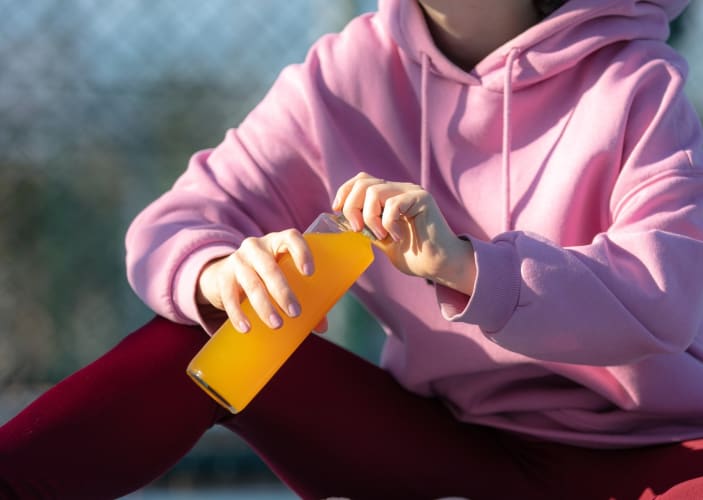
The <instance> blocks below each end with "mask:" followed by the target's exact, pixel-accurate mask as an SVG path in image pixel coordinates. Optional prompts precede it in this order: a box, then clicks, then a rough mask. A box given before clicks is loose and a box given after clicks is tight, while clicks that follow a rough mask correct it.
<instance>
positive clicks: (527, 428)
mask: <svg viewBox="0 0 703 500" xmlns="http://www.w3.org/2000/svg"><path fill="white" fill-rule="evenodd" d="M686 3H687V2H686V0H570V1H569V2H568V3H567V4H566V5H565V6H564V7H563V8H562V9H560V10H559V11H557V12H556V13H554V14H553V15H552V16H550V17H549V18H547V19H546V20H544V21H543V22H542V23H540V24H539V25H537V26H535V27H533V28H531V29H530V30H528V31H526V32H525V33H523V34H521V35H519V36H518V37H517V38H515V39H514V40H512V41H510V42H508V43H506V44H505V45H504V46H503V47H500V48H499V49H498V50H496V51H495V52H494V53H492V54H490V55H489V56H488V57H486V59H484V60H483V61H481V62H480V63H479V64H478V66H477V67H476V68H475V69H474V70H473V71H472V72H470V73H467V72H465V71H462V70H461V69H459V68H458V67H456V66H454V65H453V64H452V63H451V62H450V61H449V60H448V59H447V58H446V57H445V56H443V55H442V53H441V52H439V50H438V49H437V48H436V47H435V45H434V44H433V42H432V39H431V37H430V35H429V33H428V30H427V27H426V25H425V22H424V18H423V16H422V13H421V11H420V9H419V7H418V6H417V4H416V3H415V2H414V1H408V0H381V2H380V8H379V12H378V13H374V14H368V15H363V16H361V17H359V18H357V19H355V20H353V21H352V22H351V23H350V24H349V25H348V26H347V28H346V29H345V30H344V31H343V32H342V33H341V34H338V35H329V36H325V37H323V38H322V39H321V40H319V42H318V43H317V44H315V46H314V47H313V48H312V49H311V51H310V53H309V55H308V57H307V58H306V60H305V62H304V63H303V64H300V65H294V66H291V67H288V68H286V69H285V70H284V71H283V72H282V73H281V75H280V77H279V78H278V80H277V81H276V83H275V84H274V86H273V88H272V89H271V91H270V92H269V93H268V95H267V96H266V97H265V99H264V100H263V101H262V102H261V103H260V104H259V105H258V106H257V107H256V108H255V109H254V110H253V111H252V112H251V113H250V115H249V116H248V117H247V118H246V119H245V120H244V122H243V123H242V124H241V125H240V126H239V127H238V128H237V129H233V130H230V131H229V132H228V133H227V135H226V137H225V139H224V141H223V142H222V143H221V144H220V145H219V146H218V147H216V148H215V149H212V150H207V151H202V152H200V153H197V154H196V155H194V156H193V158H192V160H191V162H190V165H189V167H188V170H187V171H186V172H185V173H184V174H183V175H182V176H181V177H180V178H179V179H178V181H177V182H176V183H175V185H174V186H173V188H172V189H171V190H170V191H169V192H167V193H166V194H164V195H163V196H162V197H161V198H160V199H158V200H157V201H155V202H154V203H153V204H152V205H151V206H149V207H148V208H146V209H145V210H144V212H142V213H141V214H140V215H139V216H138V217H137V219H136V220H135V221H134V223H133V225H132V227H131V228H130V230H129V232H128V235H127V249H128V253H127V263H128V273H129V279H130V282H131V283H132V285H133V287H134V288H135V290H136V291H137V293H138V294H139V295H140V297H142V298H143V299H144V300H145V301H146V303H147V304H149V305H150V306H151V307H152V308H153V309H154V310H155V311H156V312H158V313H159V314H162V315H164V316H167V317H169V318H171V319H173V320H175V321H180V322H200V323H201V324H203V326H205V327H206V328H207V329H208V330H209V331H212V330H213V329H214V328H215V326H216V325H213V324H205V323H204V322H203V320H202V319H201V318H200V317H199V315H198V312H197V308H196V305H195V301H194V298H193V297H194V290H195V285H196V279H197V276H198V273H199V271H200V269H201V268H202V266H203V264H204V263H205V262H207V261H208V260H210V259H212V258H214V257H216V256H220V255H225V254H227V253H229V252H231V251H232V250H234V249H235V248H236V247H237V245H238V243H239V242H240V241H241V240H242V239H243V238H244V237H245V236H246V235H260V234H263V233H266V232H270V231H275V230H281V229H283V228H287V227H291V226H292V227H297V228H299V229H304V228H305V227H306V226H307V225H308V224H309V223H310V222H311V221H312V220H313V218H314V217H315V215H316V214H317V213H319V212H321V211H329V210H330V203H331V199H332V196H333V195H334V193H335V191H336V189H337V187H338V186H339V185H340V184H341V183H342V182H343V181H345V180H347V179H348V178H350V177H352V176H353V175H354V174H356V173H357V172H358V171H359V170H365V171H367V172H369V173H370V174H372V175H374V176H378V177H381V178H385V179H389V180H396V181H401V180H402V181H408V182H413V183H421V184H422V185H423V186H424V187H425V188H426V189H428V190H429V191H430V192H431V193H432V194H433V195H434V197H435V198H436V200H437V203H438V205H439V207H440V208H441V210H442V212H443V213H444V215H445V216H446V218H447V220H448V221H449V224H450V225H451V226H452V228H453V229H454V231H455V232H456V233H457V234H461V235H466V236H468V237H470V238H471V240H472V242H473V244H474V247H475V252H476V261H477V266H478V279H477V284H476V290H475V293H474V295H473V296H472V297H470V298H469V297H466V296H464V295H461V294H459V293H457V292H454V291H451V290H448V289H443V288H441V287H437V288H435V287H433V286H430V285H427V284H426V283H425V282H424V281H423V280H421V279H418V278H413V277H409V276H406V275H403V274H401V273H400V272H399V271H397V270H396V269H395V268H393V267H392V265H391V264H390V263H389V262H388V261H387V259H385V258H384V257H382V256H379V258H377V259H376V261H375V263H374V264H373V265H372V267H371V268H370V269H369V270H368V272H367V273H366V274H365V275H364V276H363V277H362V279H361V280H360V281H359V283H358V284H357V286H356V288H355V291H356V294H357V296H358V297H359V298H360V299H361V300H362V301H363V303H364V304H366V306H367V307H368V308H369V310H370V311H371V312H372V313H374V314H375V315H376V317H377V318H378V319H379V321H380V322H381V323H382V325H383V326H384V328H385V330H386V332H387V334H388V339H387V342H386V345H385V348H384V352H383V356H382V364H383V366H384V367H385V368H387V369H388V370H390V371H391V372H392V373H393V374H394V375H395V376H396V377H397V379H398V380H399V381H400V383H402V384H403V385H404V386H405V387H407V388H408V389H409V390H411V391H415V392H417V393H420V394H425V395H434V396H439V397H442V398H444V399H445V400H446V401H447V404H448V405H449V406H450V407H451V408H452V409H453V410H454V411H455V413H456V415H457V418H459V419H461V420H465V421H468V422H475V423H480V424H485V425H489V426H495V427H499V428H503V429H512V430H514V431H518V432H521V433H526V434H529V435H532V436H538V437H543V438H548V439H551V440H555V441H561V442H565V443H573V444H578V445H584V446H593V447H608V446H629V445H642V444H647V443H662V442H669V441H676V440H682V439H686V438H693V437H701V436H703V335H702V334H701V331H702V329H703V286H702V285H701V284H702V283H703V265H702V264H701V262H703V143H702V141H703V137H702V134H701V126H700V122H699V119H698V117H697V115H696V113H695V112H694V110H693V109H692V107H691V105H690V104H689V102H688V101H687V99H686V97H685V96H684V92H683V86H684V79H685V75H686V64H685V62H684V61H683V60H682V59H681V58H680V57H679V56H678V55H677V54H676V53H675V52H674V51H673V50H672V49H670V48H669V47H668V46H667V45H666V44H665V42H664V40H665V39H666V37H667V35H668V22H667V21H668V20H669V19H671V18H672V17H674V16H676V15H678V14H679V13H680V12H681V10H682V9H683V8H684V6H685V5H686Z"/></svg>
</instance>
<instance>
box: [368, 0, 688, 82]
mask: <svg viewBox="0 0 703 500" xmlns="http://www.w3.org/2000/svg"><path fill="white" fill-rule="evenodd" d="M688 3H689V0H568V1H567V2H566V4H565V5H564V6H562V7H561V8H560V9H558V10H557V11H555V12H554V13H553V14H552V15H551V16H549V17H548V18H546V19H544V20H543V21H542V22H540V23H539V24H537V25H535V26H533V27H532V28H530V29H529V30H527V31H525V32H524V33H522V34H520V35H519V36H517V37H516V38H514V39H512V40H510V41H509V42H506V44H504V45H503V46H501V47H499V48H498V49H496V50H495V51H494V52H493V53H491V54H489V55H488V56H487V57H486V58H485V59H484V60H483V61H481V62H480V63H479V64H478V65H477V66H476V67H475V68H474V69H473V70H472V71H471V72H468V73H467V72H466V71H464V70H462V69H461V68H459V67H457V66H456V65H454V64H453V63H452V62H451V61H449V60H448V59H447V58H446V57H445V56H444V54H442V53H441V52H440V51H439V49H438V48H437V47H436V46H435V44H434V41H433V40H432V36H431V35H430V32H429V30H428V28H427V25H426V23H425V19H424V15H423V13H422V9H421V8H420V6H419V5H418V4H417V2H416V1H415V0H412V1H410V0H379V14H380V16H381V19H383V22H384V24H385V25H386V27H387V29H388V30H389V32H390V33H391V36H392V37H393V38H394V40H395V41H396V43H397V44H398V45H399V47H400V48H401V49H402V50H403V51H404V52H405V53H406V54H407V55H408V56H409V57H410V58H411V59H413V60H415V61H416V62H418V63H419V64H422V60H423V57H427V58H428V59H429V61H431V66H430V70H431V71H432V72H434V73H437V74H441V75H442V76H443V77H445V78H450V79H453V80H456V81H457V82H461V83H466V84H481V85H483V86H485V87H487V88H489V89H492V90H497V91H501V90H502V89H503V87H504V83H505V82H504V80H505V78H504V75H503V69H504V68H505V62H506V59H507V58H508V56H509V54H510V53H511V52H513V53H515V52H518V53H519V54H520V57H517V58H516V60H515V61H514V62H515V67H514V68H512V88H513V90H516V89H519V88H521V87H524V86H526V85H530V84H532V83H536V82H538V81H540V80H543V79H545V78H549V76H551V75H553V74H555V73H559V72H560V71H563V70H565V69H568V68H570V67H572V66H574V65H575V64H577V63H578V62H579V61H581V60H582V59H584V58H585V57H587V56H588V55H589V54H591V53H593V52H595V51H596V50H598V49H601V48H602V47H604V46H607V45H610V44H614V43H617V42H620V41H629V40H635V39H643V40H646V39H650V40H666V39H667V38H668V37H669V33H670V31H669V22H670V21H672V20H673V19H674V18H676V17H677V16H678V15H679V14H681V12H683V10H684V9H685V8H686V6H687V5H688Z"/></svg>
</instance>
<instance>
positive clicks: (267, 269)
mask: <svg viewBox="0 0 703 500" xmlns="http://www.w3.org/2000/svg"><path fill="white" fill-rule="evenodd" d="M246 241H247V240H245V242H246ZM254 245H258V243H249V244H248V245H246V246H244V243H243V244H242V247H240V249H239V250H238V251H237V252H236V253H235V254H234V257H235V259H234V260H235V275H236V279H237V282H238V283H239V286H240V287H241V289H242V291H243V292H244V295H246V297H247V298H248V299H249V302H250V303H251V306H252V308H253V309H254V312H256V314H257V315H258V316H259V318H261V320H262V321H263V322H264V323H266V324H267V325H268V326H269V327H270V328H274V329H275V328H280V326H281V325H282V324H283V320H282V319H281V317H280V315H279V314H278V311H277V310H276V308H275V306H274V305H273V302H272V300H271V296H270V295H269V289H268V287H267V286H266V285H265V284H264V281H263V279H262V276H261V274H263V275H265V276H266V275H267V273H275V271H274V268H276V269H278V271H279V272H280V269H279V268H278V264H277V263H276V260H275V259H274V257H273V256H272V255H270V254H267V253H265V252H263V251H260V252H256V251H254V250H252V248H254ZM252 253H254V256H253V257H252V255H251V254H252ZM262 256H263V257H262ZM266 257H268V260H269V261H271V264H269V265H263V264H262V263H261V262H259V263H258V265H257V264H255V263H254V262H252V260H254V261H257V260H259V261H260V260H261V259H262V258H266ZM257 266H258V268H257ZM267 278H268V279H269V280H271V278H270V276H267Z"/></svg>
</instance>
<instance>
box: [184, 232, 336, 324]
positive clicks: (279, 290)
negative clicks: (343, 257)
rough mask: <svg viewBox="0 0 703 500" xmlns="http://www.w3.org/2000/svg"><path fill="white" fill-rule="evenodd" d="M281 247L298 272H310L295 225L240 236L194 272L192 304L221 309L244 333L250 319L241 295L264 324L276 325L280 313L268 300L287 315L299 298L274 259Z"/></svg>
mask: <svg viewBox="0 0 703 500" xmlns="http://www.w3.org/2000/svg"><path fill="white" fill-rule="evenodd" d="M285 253H289V254H290V255H291V257H292V259H293V262H294V263H295V266H296V268H297V270H298V272H300V273H301V274H303V275H306V276H310V275H311V274H312V273H313V272H314V263H313V257H312V253H311V252H310V248H309V247H308V244H307V242H306V241H305V239H304V238H303V235H302V234H301V233H300V232H299V231H298V230H296V229H288V230H285V231H281V232H274V233H269V234H267V235H265V236H261V237H250V238H246V239H245V240H244V241H242V244H241V245H240V246H239V249H237V250H236V251H235V252H233V253H232V254H230V255H228V256H226V257H222V258H219V259H215V260H212V261H210V262H208V263H207V264H206V265H205V267H204V268H203V270H202V271H201V273H200V276H199V278H198V286H197V293H196V300H197V302H198V304H199V305H201V306H207V305H211V306H213V307H215V308H217V309H220V310H222V311H225V312H226V313H227V316H228V317H229V319H230V320H231V322H232V324H233V325H234V327H235V328H236V329H237V330H239V331H240V332H242V333H246V332H247V331H249V329H250V328H251V322H250V320H249V318H247V317H246V316H245V315H244V313H243V312H242V308H241V306H240V303H241V302H242V300H244V298H245V297H246V298H248V299H249V302H250V303H251V305H252V307H253V308H254V311H255V312H256V314H257V315H258V316H259V317H260V318H261V319H262V320H263V322H264V323H265V324H267V325H268V326H269V327H271V328H279V327H280V326H281V325H282V323H283V318H281V316H280V315H279V312H278V310H277V309H276V307H275V306H274V304H276V305H278V307H279V308H280V309H281V310H282V311H285V313H286V314H287V315H288V316H289V317H291V318H292V317H295V316H298V315H299V314H300V311H301V306H300V303H299V302H298V300H297V298H296V297H295V295H294V293H293V291H292V290H291V288H290V286H289V284H288V281H287V280H286V278H285V276H284V274H283V272H282V271H281V268H280V267H279V265H278V258H280V256H281V255H283V254H285ZM326 329H327V320H326V319H323V320H322V321H321V322H320V324H319V325H318V326H317V327H316V328H315V331H317V332H322V331H325V330H326Z"/></svg>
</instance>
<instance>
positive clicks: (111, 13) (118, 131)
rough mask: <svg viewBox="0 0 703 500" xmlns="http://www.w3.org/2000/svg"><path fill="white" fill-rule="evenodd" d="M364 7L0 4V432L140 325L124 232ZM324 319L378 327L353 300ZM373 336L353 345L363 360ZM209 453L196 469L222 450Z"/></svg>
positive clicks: (361, 3)
mask: <svg viewBox="0 0 703 500" xmlns="http://www.w3.org/2000/svg"><path fill="white" fill-rule="evenodd" d="M700 2H701V0H694V3H693V6H692V8H691V9H689V13H687V14H686V15H685V16H684V18H683V19H682V21H680V22H679V23H678V24H677V25H676V26H675V28H676V29H675V34H676V37H675V38H674V40H673V43H675V44H676V45H677V46H679V47H680V48H681V50H682V51H684V52H685V53H686V54H687V55H688V57H689V60H690V61H691V64H692V79H691V82H692V83H691V85H692V87H691V92H690V93H691V95H692V97H693V98H694V100H695V101H696V102H697V104H698V105H699V106H701V105H702V104H703V102H702V101H701V92H700V89H701V88H702V87H701V85H700V84H701V82H702V81H703V77H702V76H701V72H702V71H703V68H701V66H700V63H699V61H701V60H703V54H701V46H700V45H701V44H700V42H699V33H700V29H701V22H700V18H701V5H700ZM373 8H375V1H374V0H335V1H334V2H329V1H326V0H285V1H284V0H207V1H205V2H202V1H196V0H64V1H60V2H57V1H55V0H24V1H23V2H17V1H11V0H0V68H2V69H1V70H0V224H1V228H0V258H1V259H2V264H1V265H0V387H2V388H3V389H2V391H0V393H1V394H2V396H1V397H0V423H1V422H3V421H4V420H6V419H7V418H9V417H10V416H12V415H13V414H14V413H15V412H16V411H17V410H18V409H19V408H20V407H21V406H22V405H24V404H26V402H27V401H28V399H30V398H31V397H33V396H34V395H35V394H36V387H39V388H41V387H44V386H46V385H50V384H52V383H55V382H56V381H57V380H59V379H60V378H62V377H64V376H66V375H68V374H70V373H72V372H73V371H75V370H76V369H77V368H78V367H80V366H83V365H85V364H87V363H89V362H90V361H92V360H93V359H95V358H96V357H98V356H99V355H101V354H102V353H103V352H105V350H107V349H108V348H109V347H110V346H112V345H114V344H115V343H116V342H117V341H118V340H119V339H120V338H121V337H122V336H123V335H124V334H125V333H127V332H129V331H131V330H133V329H134V328H136V327H138V326H140V325H141V324H142V323H143V322H144V321H146V320H147V319H148V318H149V317H150V316H151V313H150V312H149V311H148V310H147V309H146V307H145V306H144V305H143V304H142V303H141V302H140V301H139V300H138V299H137V298H136V297H135V296H134V294H133V293H132V292H131V290H130V289H129V287H128V285H127V283H126V278H125V271H124V263H123V262H124V250H123V238H124V233H125V231H126V228H127V225H128V224H129V222H130V221H131V220H132V218H133V217H134V216H135V215H136V214H137V212H138V211H139V210H140V209H141V208H142V207H144V206H145V205H146V204H147V203H148V202H149V201H151V200H153V199H154V198H156V196H158V195H159V194H160V193H161V192H163V191H164V190H165V189H167V188H168V187H169V186H170V184H171V183H172V182H173V181H174V180H175V178H176V176H177V175H178V174H179V173H180V172H181V171H182V170H183V169H184V168H185V165H186V163H187V161H188V158H189V156H190V155H191V154H192V153H193V152H195V151H197V150H199V149H202V148H205V147H210V146H213V145H215V144H217V143H218V142H219V141H220V140H221V138H222V137H223V134H224V131H225V130H226V129H227V128H228V127H231V126H233V125H236V124H237V123H238V122H239V121H240V120H241V119H242V118H243V116H244V115H245V114H246V113H247V112H248V111H249V110H250V109H251V108H252V107H253V105H254V104H255V103H256V102H257V101H258V100H259V99H260V98H261V97H262V96H263V94H264V92H265V91H266V89H267V88H268V86H269V85H270V84H271V82H272V81H273V79H274V78H275V77H276V75H277V73H278V72H279V71H280V70H281V69H282V68H283V66H285V65H286V64H288V63H291V62H297V61H300V60H302V59H303V57H304V55H305V52H306V50H307V48H308V47H309V45H310V44H311V43H312V42H313V41H314V40H315V39H316V38H318V37H319V36H320V35H321V34H323V33H325V32H330V31H336V30H339V29H340V28H341V27H342V26H343V25H344V24H345V23H346V22H347V21H348V20H349V19H350V18H351V17H352V16H354V15H356V14H358V13H360V12H362V11H366V10H371V9H373ZM338 311H339V312H338V313H337V314H339V315H347V316H349V315H353V316H354V318H355V322H356V324H357V325H359V324H360V323H361V325H362V328H364V329H367V330H369V331H374V329H377V326H375V324H374V323H373V322H372V321H371V320H370V318H368V317H367V316H365V315H364V313H363V310H361V309H360V307H359V306H358V305H357V304H356V303H354V302H353V301H351V300H346V301H345V303H344V304H343V307H342V308H340V309H339V310H338ZM340 323H341V322H340ZM378 338H380V334H378ZM378 338H377V337H373V335H372V336H371V338H370V340H361V342H362V344H358V345H355V346H353V347H354V348H355V349H356V350H357V352H360V353H361V354H362V355H367V357H373V356H374V355H375V354H374V353H375V352H376V351H377V348H378ZM349 342H352V341H349ZM357 342H358V341H357ZM27 387H32V388H35V389H34V390H29V391H27V390H26V388H27ZM234 441H235V440H232V442H234ZM213 449H214V448H212V447H210V448H207V452H206V453H203V454H202V455H201V456H200V459H199V460H200V461H199V462H198V463H199V464H200V465H198V467H201V468H202V463H203V460H204V458H203V457H205V456H208V457H210V459H212V460H215V459H216V457H217V456H221V454H220V455H218V454H217V453H213ZM230 451H231V450H230ZM230 451H227V452H226V453H230ZM226 453H225V454H226ZM212 457H215V458H212ZM194 461H195V462H197V460H196V459H192V458H191V459H190V462H189V463H195V462H194ZM186 462H188V459H186ZM218 463H221V462H218ZM217 467H218V466H217V465H212V464H211V466H210V470H215V469H217ZM240 470H247V469H246V467H244V466H242V465H241V464H240ZM223 474H224V473H223ZM226 474H227V475H231V467H227V472H226Z"/></svg>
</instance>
